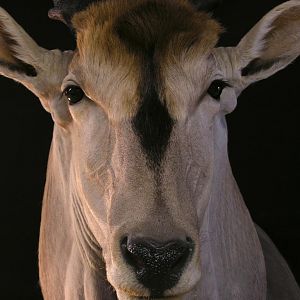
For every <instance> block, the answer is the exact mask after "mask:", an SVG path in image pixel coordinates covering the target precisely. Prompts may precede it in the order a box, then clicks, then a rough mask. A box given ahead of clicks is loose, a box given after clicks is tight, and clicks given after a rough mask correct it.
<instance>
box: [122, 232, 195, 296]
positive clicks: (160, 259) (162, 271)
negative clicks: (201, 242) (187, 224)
mask: <svg viewBox="0 0 300 300" xmlns="http://www.w3.org/2000/svg"><path fill="white" fill-rule="evenodd" d="M121 248H122V253H123V256H124V258H125V259H126V261H127V263H128V264H129V265H131V266H132V267H133V268H134V271H135V273H136V277H137V279H138V281H139V282H140V283H142V284H143V285H144V286H145V287H147V288H149V289H150V291H151V296H152V297H160V296H162V295H163V292H164V291H165V290H167V289H170V288H172V287H174V286H175V285H176V284H177V282H178V281H179V279H180V276H181V275H182V272H183V269H184V267H185V265H186V263H187V261H188V260H189V259H190V257H191V256H192V253H193V250H194V243H193V242H192V240H191V239H187V240H186V241H179V240H178V241H170V242H167V243H159V242H156V241H153V240H146V239H130V238H125V239H124V240H123V241H122V243H121Z"/></svg>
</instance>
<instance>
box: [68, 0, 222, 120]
mask: <svg viewBox="0 0 300 300" xmlns="http://www.w3.org/2000/svg"><path fill="white" fill-rule="evenodd" d="M149 2H151V3H156V4H157V5H159V6H161V7H168V11H171V13H170V15H169V16H164V15H163V14H160V13H159V10H158V11H157V12H152V11H151V12H149V15H148V19H147V20H145V19H142V18H139V16H134V17H132V11H134V10H135V9H138V8H139V6H141V5H147V4H148V3H149ZM124 16H126V17H124ZM122 17H124V18H128V19H130V21H134V22H136V23H137V24H138V25H139V26H140V27H139V29H138V32H137V34H140V36H141V39H142V40H143V41H145V43H147V42H149V43H150V42H151V38H153V39H156V40H157V42H156V45H155V46H156V49H158V50H157V51H156V54H155V55H156V61H157V64H159V66H160V71H161V74H160V77H161V78H165V77H166V76H165V74H164V73H172V72H173V71H175V72H176V75H175V74H174V75H175V76H177V77H178V75H182V78H183V80H185V77H186V73H188V72H189V71H188V68H185V69H184V67H183V68H182V65H190V64H191V63H190V62H194V61H196V60H198V58H200V57H203V58H205V57H206V53H209V51H210V50H211V49H212V48H213V47H214V45H215V44H216V42H217V39H218V36H219V34H220V32H221V26H220V25H219V24H218V23H217V22H216V21H214V20H212V19H211V18H210V17H209V16H208V15H207V14H205V13H202V12H196V11H195V10H194V9H192V7H191V5H190V4H188V2H187V1H184V0H177V1H174V0H172V1H171V0H164V1H148V0H141V1H132V0H131V1H130V0H126V1H124V0H122V1H115V2H109V1H108V2H104V3H101V2H99V3H95V4H93V5H91V6H90V7H89V8H88V9H87V10H85V11H83V12H81V13H78V14H76V15H75V17H74V18H73V25H74V27H75V29H76V31H77V45H78V50H79V55H78V58H77V60H76V63H74V65H76V67H75V70H74V73H75V74H76V78H81V80H82V82H83V83H84V86H83V87H84V88H85V92H86V93H87V95H89V96H91V97H92V98H93V99H94V98H99V97H100V98H101V99H102V101H103V103H102V104H104V107H106V109H107V111H108V112H109V113H110V115H111V116H112V118H113V119H122V118H124V117H125V118H128V117H132V116H133V115H134V114H135V112H136V110H137V107H138V103H139V96H138V91H137V90H138V87H139V83H140V80H141V67H140V66H141V63H142V59H143V58H142V57H140V55H139V54H136V53H132V52H130V51H129V50H128V48H127V47H126V45H125V44H124V43H123V42H122V41H121V40H120V38H119V37H118V36H117V34H116V32H115V31H116V26H117V25H118V22H119V20H120V19H121V18H122ZM181 21H182V23H181ZM178 23H180V28H179V29H178ZM148 31H150V32H148ZM87 45H88V47H87ZM77 69H78V70H77ZM79 70H80V71H79ZM78 72H80V75H79V74H78ZM178 72H179V73H178ZM173 73H174V72H173ZM108 74H109V76H107V75H108ZM170 76H171V78H174V76H173V75H172V74H170ZM192 77H193V75H192ZM95 79H96V80H95ZM199 79H200V78H197V79H196V80H197V81H199ZM192 81H193V80H192ZM165 85H167V86H169V87H171V86H172V85H174V83H171V82H165ZM172 90H174V89H173V88H172ZM172 90H171V92H168V91H166V90H164V91H162V93H164V94H165V95H166V102H167V106H168V109H169V112H170V113H171V115H172V116H173V118H176V119H177V118H178V117H179V116H181V115H183V111H184V109H185V107H186V105H184V104H186V103H185V102H186V100H183V101H181V102H180V101H178V99H177V100H175V97H174V96H173V91H172ZM95 93H97V94H95ZM188 94H189V92H188V91H186V93H185V95H188ZM120 99H122V101H121V102H120Z"/></svg>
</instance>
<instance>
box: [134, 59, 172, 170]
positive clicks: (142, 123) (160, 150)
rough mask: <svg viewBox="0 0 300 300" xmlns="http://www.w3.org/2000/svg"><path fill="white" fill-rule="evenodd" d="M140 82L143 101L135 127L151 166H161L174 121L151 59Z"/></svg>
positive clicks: (146, 64) (145, 64)
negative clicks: (165, 102) (160, 94)
mask: <svg viewBox="0 0 300 300" xmlns="http://www.w3.org/2000/svg"><path fill="white" fill-rule="evenodd" d="M143 66H144V72H143V78H142V80H141V84H140V97H141V103H140V107H139V110H138V112H137V114H136V116H135V118H134V119H133V127H134V130H135V132H136V133H137V135H138V137H139V139H140V142H141V145H142V147H143V149H144V151H145V153H146V155H147V157H148V159H149V162H150V166H152V167H155V166H159V165H160V163H161V160H162V158H163V155H164V153H165V151H166V149H167V146H168V142H169V138H170V135H171V132H172V128H173V123H174V121H173V120H172V118H171V117H170V115H169V113H168V110H167V108H166V106H165V104H164V101H162V100H161V99H160V97H159V94H158V91H157V87H158V83H157V81H158V80H157V76H156V75H155V74H156V70H155V64H154V62H153V61H151V59H149V60H147V61H145V63H144V64H143Z"/></svg>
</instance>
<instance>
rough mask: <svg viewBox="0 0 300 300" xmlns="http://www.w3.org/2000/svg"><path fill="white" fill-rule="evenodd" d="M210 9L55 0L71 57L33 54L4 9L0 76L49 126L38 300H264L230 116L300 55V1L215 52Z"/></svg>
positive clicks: (177, 3) (258, 245) (161, 0)
mask: <svg viewBox="0 0 300 300" xmlns="http://www.w3.org/2000/svg"><path fill="white" fill-rule="evenodd" d="M218 3H219V1H198V0H197V1H196V0H193V1H188V0H107V1H89V0H81V1H80V0H73V1H71V0H69V1H63V0H56V1H54V5H55V7H54V8H53V9H51V10H50V12H49V16H50V17H51V18H53V19H57V20H60V21H62V22H64V23H65V24H67V25H68V26H69V27H70V28H71V30H72V32H73V33H74V34H75V36H76V40H77V48H76V50H75V51H66V52H61V51H59V50H53V51H48V50H45V49H43V48H41V47H39V46H38V45H37V44H36V43H35V42H34V41H33V40H32V39H31V38H30V37H29V36H28V35H27V34H26V33H25V32H24V30H23V29H22V28H21V27H20V26H19V25H18V24H17V23H16V22H15V21H14V20H13V19H12V18H11V17H10V16H9V15H8V14H7V13H6V12H5V11H4V10H3V9H1V10H0V73H1V74H2V75H4V76H6V77H9V78H12V79H14V80H16V81H19V82H21V83H22V84H24V85H25V86H26V87H27V88H29V89H30V90H31V91H32V92H33V93H35V95H37V96H38V97H39V99H40V100H41V103H42V105H43V107H44V108H45V109H46V110H47V111H48V112H50V113H51V115H52V118H53V120H54V123H55V126H54V133H53V142H52V147H51V152H50V156H49V165H48V173H47V183H46V188H45V196H44V205H43V214H42V224H41V234H40V253H39V254H40V278H41V285H42V290H43V295H44V297H45V299H143V298H156V299H158V298H164V297H168V298H170V299H245V300H248V299H253V300H254V299H255V300H257V299H265V297H266V295H267V293H268V288H269V287H270V285H269V282H268V288H267V278H269V277H268V276H267V274H266V273H267V272H268V265H267V262H266V261H265V259H264V255H263V252H264V251H266V248H267V249H269V248H268V247H271V246H270V245H271V243H270V242H269V240H268V239H267V237H265V235H264V233H263V232H261V231H260V230H259V229H257V228H255V225H254V224H253V222H252V220H251V218H250V216H249V213H248V210H247V209H246V207H245V205H244V203H243V200H242V197H241V195H240V193H239V190H238V187H237V185H236V183H235V180H234V178H233V176H232V173H231V168H230V164H229V160H228V154H227V129H226V121H225V115H226V114H228V113H230V112H232V111H233V110H234V108H235V106H236V104H237V97H238V95H239V94H240V93H241V91H242V90H243V89H245V88H246V87H247V86H248V85H250V84H252V83H254V82H256V81H258V80H262V79H265V78H267V77H269V76H271V75H272V74H274V73H275V72H277V71H279V70H280V69H282V68H284V67H285V66H287V65H288V64H289V63H291V62H292V61H293V60H294V59H295V58H296V57H297V56H298V55H299V54H300V1H297V0H293V1H288V2H286V3H284V4H282V5H280V6H278V7H277V8H275V9H274V10H272V11H271V12H270V13H268V14H267V15H266V16H265V17H264V18H263V19H262V20H261V21H260V22H259V23H258V24H257V25H256V26H255V27H254V28H253V29H252V30H251V31H250V32H249V33H248V34H247V35H246V36H245V37H244V38H243V39H242V41H241V42H240V43H239V44H238V45H237V47H231V48H220V47H216V44H217V42H218V38H219V36H220V34H221V33H222V27H221V26H220V25H219V23H218V22H217V21H215V20H214V19H213V18H212V16H211V14H210V13H209V12H210V11H211V9H213V8H215V7H216V6H217V5H218ZM266 245H267V246H266ZM271 248H272V247H271ZM274 251H275V250H274ZM281 271H282V270H281ZM281 273H282V276H283V277H284V279H283V280H285V281H284V282H285V283H286V286H288V287H290V290H291V292H290V293H291V294H289V295H296V296H295V297H298V296H299V291H298V289H297V287H296V285H295V283H294V281H293V277H292V275H291V273H290V271H289V270H288V269H287V268H285V269H284V270H283V271H282V272H281ZM270 299H277V298H270ZM289 299H294V298H289ZM295 299H296V298H295Z"/></svg>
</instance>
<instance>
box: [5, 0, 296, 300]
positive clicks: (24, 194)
mask: <svg viewBox="0 0 300 300" xmlns="http://www.w3.org/2000/svg"><path fill="white" fill-rule="evenodd" d="M282 2H284V1H275V0H264V1H261V0H251V1H238V0H224V4H223V6H222V7H221V9H219V11H218V13H217V16H218V18H219V20H220V21H221V22H222V23H223V24H224V26H225V28H226V29H227V32H226V33H225V34H224V35H223V37H222V40H221V45H226V46H234V45H236V44H237V42H238V41H239V40H240V39H241V38H242V36H243V35H244V34H245V33H246V32H247V31H248V30H249V29H250V28H251V27H252V26H253V25H254V24H255V23H256V22H257V21H258V20H259V19H260V18H261V17H262V16H263V15H264V14H265V13H266V12H267V11H269V10H270V9H271V8H273V7H274V6H275V5H278V4H280V3H282ZM0 6H2V7H4V8H5V9H6V10H7V11H9V12H10V14H11V15H13V17H14V18H15V19H16V20H17V21H18V22H19V23H20V24H21V25H22V26H23V27H24V28H25V30H26V31H27V32H28V33H30V35H31V36H32V37H33V38H34V39H35V40H36V41H37V42H38V43H39V44H40V45H41V46H43V47H45V48H48V49H53V48H60V49H73V47H74V41H73V40H72V36H71V35H70V34H69V31H68V29H67V28H65V27H64V26H63V25H62V24H60V23H57V22H54V21H51V20H49V19H48V17H47V11H48V9H49V8H50V7H51V6H52V3H51V1H50V0H49V1H48V0H39V1H37V0H26V1H20V0H7V1H4V0H0ZM0 88H1V97H0V107H1V111H0V116H1V117H0V122H1V126H0V128H1V129H0V130H1V147H0V149H1V153H0V154H1V155H0V157H1V194H2V196H1V218H0V222H1V224H0V228H1V252H2V253H1V256H0V257H1V259H2V262H1V267H0V272H1V298H2V299H30V300H34V299H41V295H40V290H39V283H38V265H37V253H38V252H37V249H38V233H39V223H40V210H41V203H42V194H43V185H44V182H45V171H46V165H47V156H48V151H49V146H50V142H51V134H52V126H53V125H52V120H51V118H50V115H48V114H47V113H46V112H45V111H43V109H42V107H41V105H40V103H39V101H38V99H36V98H35V97H34V96H33V95H32V94H31V93H30V92H29V91H27V90H26V89H25V88H24V87H22V86H21V85H20V84H17V83H14V82H13V81H10V80H8V79H5V78H0ZM299 89H300V59H298V60H297V61H296V62H294V63H293V64H292V65H290V66H289V67H288V68H287V69H285V70H284V71H282V72H280V73H278V74H276V75H275V76H273V77H272V78H270V79H268V80H265V81H263V82H259V83H257V84H255V85H253V86H251V87H249V88H248V89H247V90H246V91H245V92H244V93H243V94H242V95H241V97H240V99H239V105H238V108H237V109H236V111H235V112H234V113H232V114H231V115H230V116H229V117H228V125H229V153H230V160H231V164H232V167H233V171H234V174H235V177H236V179H237V182H238V184H239V187H240V189H241V191H242V194H243V195H244V198H245V201H246V204H247V206H248V207H249V209H250V212H251V214H252V217H253V219H254V220H255V222H256V223H257V224H259V225H260V226H261V227H262V228H263V229H264V230H265V231H266V232H267V233H268V234H269V235H270V237H271V238H272V239H273V241H274V242H275V244H276V245H277V247H278V248H279V250H280V252H281V253H282V254H283V256H284V257H285V258H286V260H287V261H288V263H289V265H290V267H291V269H292V271H293V272H294V274H295V276H296V278H297V280H298V282H299V281H300V258H299V257H300V255H299V254H300V204H299V202H300V197H299V194H300V192H299V184H300V183H299V179H300V176H299V171H300V170H299V169H300V168H299V165H300V164H299V157H300V143H299V136H300V134H299V122H300V119H299V113H300V105H299V103H300V95H299Z"/></svg>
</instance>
